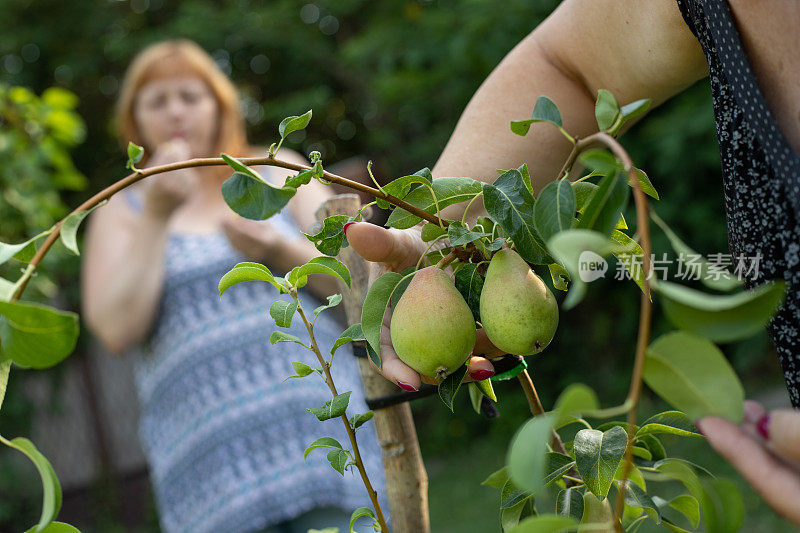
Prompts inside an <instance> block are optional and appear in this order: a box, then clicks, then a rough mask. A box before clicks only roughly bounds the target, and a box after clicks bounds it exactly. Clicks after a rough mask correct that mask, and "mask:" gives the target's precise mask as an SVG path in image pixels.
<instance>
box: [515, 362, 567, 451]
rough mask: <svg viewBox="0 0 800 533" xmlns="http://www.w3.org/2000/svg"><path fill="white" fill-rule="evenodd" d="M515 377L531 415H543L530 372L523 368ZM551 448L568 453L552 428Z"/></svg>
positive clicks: (542, 408)
mask: <svg viewBox="0 0 800 533" xmlns="http://www.w3.org/2000/svg"><path fill="white" fill-rule="evenodd" d="M517 379H518V380H519V383H520V385H522V390H523V391H525V397H526V398H528V406H529V407H530V409H531V413H532V414H533V416H544V414H545V412H546V411H545V410H544V407H543V406H542V401H541V400H540V399H539V394H538V393H537V392H536V387H534V386H533V380H532V379H531V376H530V374H528V371H527V370H526V369H525V370H523V371H522V372H520V373H519V374H517ZM552 444H553V448H557V449H558V451H559V452H560V453H563V454H564V455H569V454H568V453H567V449H566V448H565V447H564V442H563V441H562V440H561V437H560V436H559V434H558V432H557V431H556V430H555V429H553V443H552Z"/></svg>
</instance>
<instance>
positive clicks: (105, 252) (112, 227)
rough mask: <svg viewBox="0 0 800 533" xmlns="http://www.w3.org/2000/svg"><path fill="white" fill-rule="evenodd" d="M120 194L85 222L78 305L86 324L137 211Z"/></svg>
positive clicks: (121, 254) (118, 258)
mask: <svg viewBox="0 0 800 533" xmlns="http://www.w3.org/2000/svg"><path fill="white" fill-rule="evenodd" d="M122 194H125V193H120V194H117V195H115V196H113V197H112V198H111V199H109V201H108V203H107V204H106V205H104V206H103V207H100V208H98V209H97V210H96V211H94V212H93V213H92V214H91V215H89V219H88V221H87V225H86V232H85V235H84V240H83V250H82V256H83V259H82V261H81V306H82V308H83V314H84V317H85V319H86V320H87V323H88V322H89V321H90V320H91V319H92V318H93V313H94V311H95V307H94V306H95V305H96V298H97V295H98V292H99V291H101V290H102V288H103V286H104V285H105V283H106V281H107V280H108V278H109V276H112V275H113V274H114V272H115V271H116V270H117V269H118V268H119V265H120V261H121V260H122V259H123V258H124V256H125V252H126V250H127V248H128V246H129V244H130V240H131V234H130V228H131V227H132V224H133V221H134V218H135V217H136V214H135V212H134V211H133V210H132V209H131V208H130V206H128V205H127V203H126V201H125V199H123V198H122Z"/></svg>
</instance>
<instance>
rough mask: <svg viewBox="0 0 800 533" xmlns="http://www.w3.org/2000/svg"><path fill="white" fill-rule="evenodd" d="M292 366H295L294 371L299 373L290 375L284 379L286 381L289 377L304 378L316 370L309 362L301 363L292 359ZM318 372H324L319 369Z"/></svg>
mask: <svg viewBox="0 0 800 533" xmlns="http://www.w3.org/2000/svg"><path fill="white" fill-rule="evenodd" d="M292 368H294V371H295V372H297V374H295V375H293V376H288V377H287V378H286V379H284V380H283V381H286V380H287V379H290V378H304V377H306V376H308V375H311V374H313V373H314V371H315V370H314V369H313V368H311V367H310V366H308V365H307V364H305V363H301V362H299V361H292ZM317 372H319V373H320V374H321V373H322V372H321V371H319V370H317Z"/></svg>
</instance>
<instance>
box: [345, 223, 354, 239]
mask: <svg viewBox="0 0 800 533" xmlns="http://www.w3.org/2000/svg"><path fill="white" fill-rule="evenodd" d="M353 224H356V222H348V223H347V224H345V225H344V227H342V232H344V236H345V237H347V228H348V226H352V225H353Z"/></svg>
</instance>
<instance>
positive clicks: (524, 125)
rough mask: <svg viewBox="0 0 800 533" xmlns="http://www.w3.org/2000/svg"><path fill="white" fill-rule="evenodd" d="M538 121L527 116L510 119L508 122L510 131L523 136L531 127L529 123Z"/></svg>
mask: <svg viewBox="0 0 800 533" xmlns="http://www.w3.org/2000/svg"><path fill="white" fill-rule="evenodd" d="M534 122H538V121H537V120H533V119H532V118H529V119H527V120H512V121H511V122H510V124H509V127H510V128H511V131H512V132H513V133H515V134H517V135H519V136H520V137H525V136H526V135H527V134H528V132H529V131H530V129H531V124H533V123H534Z"/></svg>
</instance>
